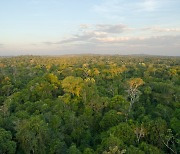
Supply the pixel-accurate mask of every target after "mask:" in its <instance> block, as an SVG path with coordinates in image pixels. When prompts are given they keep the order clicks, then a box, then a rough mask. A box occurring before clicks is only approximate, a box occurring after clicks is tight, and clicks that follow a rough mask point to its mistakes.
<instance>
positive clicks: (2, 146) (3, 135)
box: [0, 128, 16, 154]
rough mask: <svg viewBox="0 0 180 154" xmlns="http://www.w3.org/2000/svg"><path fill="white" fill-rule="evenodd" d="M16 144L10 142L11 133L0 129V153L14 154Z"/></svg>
mask: <svg viewBox="0 0 180 154" xmlns="http://www.w3.org/2000/svg"><path fill="white" fill-rule="evenodd" d="M15 152H16V142H14V141H12V135H11V132H9V131H6V130H5V129H3V128H0V153H2V154H3V153H7V154H15Z"/></svg>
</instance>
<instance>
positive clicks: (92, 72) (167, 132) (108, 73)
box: [0, 55, 180, 154]
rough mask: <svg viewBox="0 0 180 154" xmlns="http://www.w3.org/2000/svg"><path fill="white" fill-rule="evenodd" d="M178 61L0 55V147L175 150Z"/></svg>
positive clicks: (179, 140) (179, 122)
mask: <svg viewBox="0 0 180 154" xmlns="http://www.w3.org/2000/svg"><path fill="white" fill-rule="evenodd" d="M179 65H180V59H179V57H159V56H158V57H148V56H145V57H144V56H142V57H138V56H137V57H133V56H100V55H96V56H95V55H79V56H60V57H40V56H20V57H8V58H6V57H4V58H2V57H0V153H2V154H6V153H7V154H13V153H17V154H24V153H25V154H41V153H42V154H56V153H57V154H61V153H63V154H81V153H83V154H94V153H95V154H99V153H104V154H123V153H127V154H160V153H170V154H171V153H175V154H177V153H180V129H179V128H180V95H179V94H180V88H179V87H180V80H179V79H180V69H179V68H180V67H179Z"/></svg>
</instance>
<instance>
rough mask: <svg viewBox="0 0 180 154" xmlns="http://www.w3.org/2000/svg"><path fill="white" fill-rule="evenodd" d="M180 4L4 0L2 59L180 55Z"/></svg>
mask: <svg viewBox="0 0 180 154" xmlns="http://www.w3.org/2000/svg"><path fill="white" fill-rule="evenodd" d="M179 7H180V1H178V0H137V1H131V0H126V1H124V0H111V1H109V0H92V1H88V0H85V1H83V2H82V1H80V0H77V1H73V0H70V1H65V0H61V1H58V0H51V1H48V0H21V1H19V0H14V1H11V0H6V1H1V2H0V18H1V24H0V34H1V35H0V56H1V57H2V56H20V55H37V56H39V55H40V56H47V55H48V56H58V55H59V56H61V55H69V54H70V55H74V54H100V55H107V54H109V55H142V54H145V55H150V56H151V55H153V56H180V20H178V19H179V14H180V10H179Z"/></svg>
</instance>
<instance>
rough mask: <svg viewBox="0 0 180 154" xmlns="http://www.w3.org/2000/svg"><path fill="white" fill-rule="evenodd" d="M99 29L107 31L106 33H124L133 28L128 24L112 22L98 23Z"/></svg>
mask: <svg viewBox="0 0 180 154" xmlns="http://www.w3.org/2000/svg"><path fill="white" fill-rule="evenodd" d="M96 27H97V31H101V32H106V33H116V34H117V33H122V32H125V31H128V30H132V28H129V27H128V26H127V25H123V24H118V25H110V24H107V25H105V24H100V25H96Z"/></svg>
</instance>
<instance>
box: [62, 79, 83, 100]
mask: <svg viewBox="0 0 180 154" xmlns="http://www.w3.org/2000/svg"><path fill="white" fill-rule="evenodd" d="M62 87H63V89H64V91H65V92H69V93H71V94H73V95H77V96H78V97H79V96H80V92H81V90H82V87H83V79H82V78H80V77H73V76H68V77H66V78H65V79H64V80H63V81H62Z"/></svg>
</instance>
